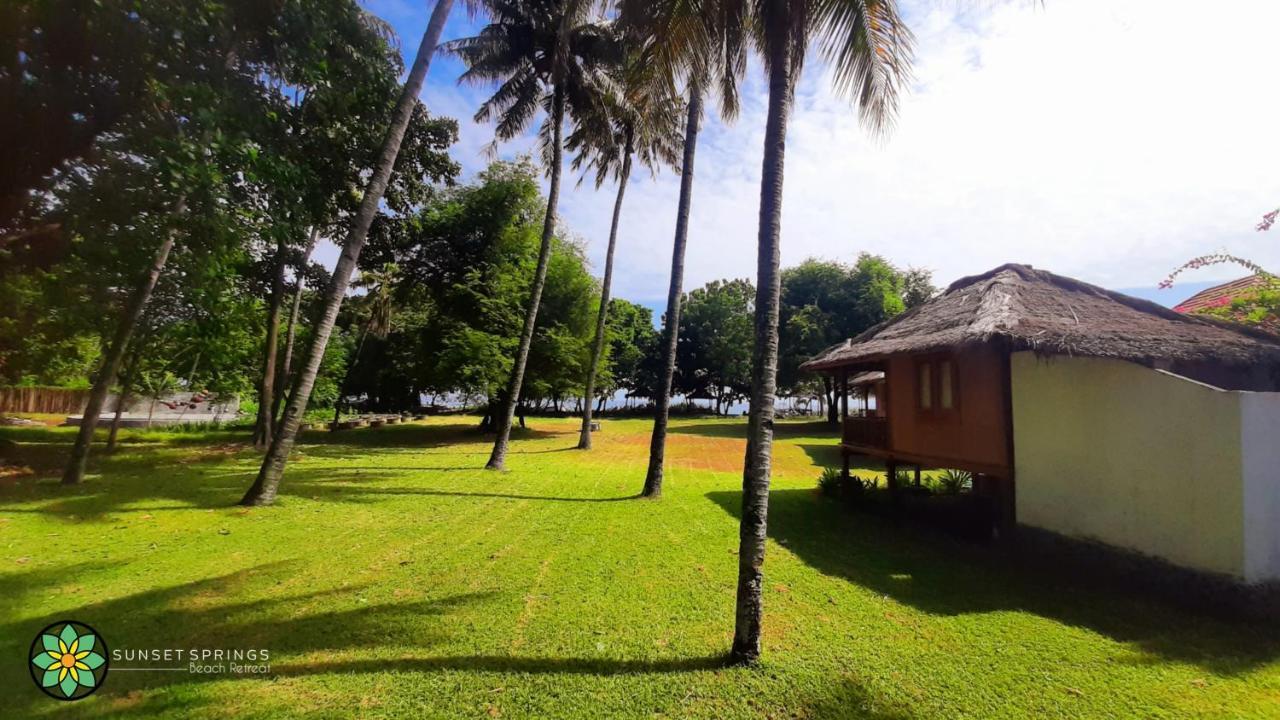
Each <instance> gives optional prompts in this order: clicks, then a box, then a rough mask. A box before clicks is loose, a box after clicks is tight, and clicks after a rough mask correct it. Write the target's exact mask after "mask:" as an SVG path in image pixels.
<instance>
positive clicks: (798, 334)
mask: <svg viewBox="0 0 1280 720" xmlns="http://www.w3.org/2000/svg"><path fill="white" fill-rule="evenodd" d="M935 292H936V289H935V288H934V287H933V284H932V276H931V275H930V273H929V271H928V270H921V269H915V268H912V269H908V270H899V269H898V268H896V267H894V266H893V265H892V264H891V263H889V262H888V261H887V260H885V259H884V258H882V257H880V256H878V255H871V254H869V253H862V254H860V255H859V256H858V259H857V261H856V262H855V263H854V264H853V265H852V266H850V265H846V264H844V263H840V262H835V261H822V260H814V259H809V260H806V261H804V262H802V263H800V264H799V265H797V266H795V267H790V268H787V269H785V270H783V271H782V280H781V298H780V301H779V304H780V308H779V314H780V319H779V323H780V328H779V350H778V387H779V388H780V389H781V390H783V391H785V392H787V393H788V394H790V395H799V394H808V393H810V392H813V388H815V387H820V388H821V390H820V392H821V393H822V394H823V396H824V402H825V405H826V409H827V420H828V421H829V422H832V423H835V422H836V421H837V419H838V418H837V412H836V411H837V404H836V388H835V386H834V384H833V383H832V382H831V378H830V377H829V376H827V375H823V376H821V377H820V378H815V377H814V376H813V375H812V374H810V373H802V372H801V371H800V364H801V363H803V362H805V361H806V360H808V359H809V358H811V357H813V356H814V355H817V354H818V353H819V352H821V351H822V350H825V349H826V348H828V347H830V346H832V345H835V344H837V343H840V342H843V341H844V340H846V339H848V338H852V337H856V336H858V335H860V334H862V333H863V332H864V331H866V330H867V329H869V328H871V327H872V326H873V325H876V324H878V323H881V322H884V321H885V320H888V319H889V318H891V317H893V316H894V315H897V314H898V313H900V312H902V311H903V310H904V309H906V308H908V307H914V306H915V305H918V304H920V303H922V302H924V301H926V300H928V299H929V298H930V297H932V296H933V295H934V293H935ZM814 394H816V392H815V393H814Z"/></svg>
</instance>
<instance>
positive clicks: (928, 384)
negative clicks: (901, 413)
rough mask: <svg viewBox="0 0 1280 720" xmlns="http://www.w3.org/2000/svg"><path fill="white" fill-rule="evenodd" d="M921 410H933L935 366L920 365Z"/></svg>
mask: <svg viewBox="0 0 1280 720" xmlns="http://www.w3.org/2000/svg"><path fill="white" fill-rule="evenodd" d="M918 387H919V390H920V409H921V410H932V409H933V364H932V363H928V362H923V363H920V385H919V386H918Z"/></svg>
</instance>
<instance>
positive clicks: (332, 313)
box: [240, 0, 453, 505]
mask: <svg viewBox="0 0 1280 720" xmlns="http://www.w3.org/2000/svg"><path fill="white" fill-rule="evenodd" d="M452 5H453V2H452V0H437V2H436V6H435V9H434V10H433V11H432V13H431V19H430V21H429V22H428V23H427V29H426V31H425V32H424V33H423V36H422V43H421V44H420V45H419V46H418V54H417V57H415V58H414V61H413V66H412V67H411V69H410V70H409V77H408V78H407V79H406V81H405V85H404V88H403V90H402V91H401V93H400V98H399V100H398V101H397V103H396V109H395V112H394V114H393V115H392V118H391V122H390V125H389V126H388V128H387V134H386V136H385V138H384V140H383V142H382V149H381V151H380V152H379V154H378V160H377V163H376V164H375V165H374V166H373V172H372V174H371V175H370V177H369V181H368V185H367V186H366V188H365V191H364V195H363V197H362V198H361V201H360V209H359V210H358V212H357V213H356V215H355V217H354V218H353V221H352V224H351V230H350V232H349V234H348V235H347V239H346V242H344V243H343V247H342V254H341V255H340V256H339V258H338V263H337V265H336V266H335V267H334V271H333V278H332V280H331V281H330V283H329V287H328V289H327V290H326V292H325V298H324V309H323V313H322V314H321V316H320V318H319V320H318V321H317V322H316V323H315V326H314V330H313V334H312V338H311V343H310V347H309V348H308V349H307V354H306V357H305V359H304V361H303V364H302V367H301V368H300V371H299V373H298V375H297V377H296V378H295V379H294V381H293V389H292V391H291V392H290V393H289V402H288V403H287V404H286V405H285V410H284V416H283V417H282V418H281V420H280V426H279V431H278V432H277V433H276V434H275V437H274V438H272V441H271V446H270V447H269V448H268V450H267V454H266V457H265V458H264V459H263V461H262V468H261V469H260V470H259V471H258V477H257V479H255V480H254V483H253V485H252V486H250V488H249V490H248V492H246V493H245V496H244V498H242V499H241V501H240V502H241V504H243V505H270V504H271V503H273V502H274V501H275V497H276V493H277V492H278V489H279V485H280V479H281V477H282V476H283V474H284V466H285V463H286V462H287V461H288V458H289V452H290V451H291V450H292V448H293V444H294V441H295V440H296V438H297V433H298V426H299V424H300V423H301V420H302V415H303V413H304V412H305V411H306V407H307V403H308V402H309V401H310V399H311V390H312V388H313V387H314V385H315V381H316V376H317V373H318V372H319V370H320V365H321V362H322V361H323V360H324V357H325V349H326V346H327V344H328V341H329V335H330V333H332V332H333V325H334V322H335V321H336V320H337V316H338V309H339V308H340V307H341V305H342V300H343V298H344V297H345V296H346V293H347V287H348V285H349V283H350V282H351V274H352V272H353V271H354V270H355V269H356V264H357V262H358V261H359V258H360V251H361V250H362V249H363V248H364V244H365V240H366V238H367V237H368V234H369V226H370V225H372V223H373V219H374V216H375V215H376V214H377V213H378V205H379V203H380V202H381V201H382V197H383V193H384V192H385V191H386V189H387V185H388V184H389V182H390V180H391V173H392V171H393V170H394V169H395V165H396V159H397V156H398V155H399V153H400V145H401V142H402V141H403V140H404V136H405V132H406V130H407V129H408V127H409V123H410V120H411V119H412V117H413V114H414V111H415V109H416V108H417V106H418V94H419V93H421V91H422V84H423V82H424V81H425V79H426V76H427V69H428V68H429V67H430V65H431V58H432V56H433V55H434V54H435V50H436V47H437V46H438V45H439V44H440V33H441V31H442V30H443V29H444V21H445V19H446V18H447V17H448V15H449V9H450V8H451V7H452Z"/></svg>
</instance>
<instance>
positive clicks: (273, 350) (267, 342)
mask: <svg viewBox="0 0 1280 720" xmlns="http://www.w3.org/2000/svg"><path fill="white" fill-rule="evenodd" d="M284 256H285V242H284V240H283V239H280V240H278V241H276V269H275V276H274V277H272V278H271V301H270V303H269V304H268V308H267V334H266V337H265V338H264V339H263V343H262V377H261V378H259V380H258V420H257V422H255V423H254V426H253V446H254V447H255V448H257V449H259V450H266V449H267V446H268V445H270V444H271V431H272V430H273V429H274V427H275V416H274V415H273V414H272V407H273V404H274V403H275V398H276V393H275V381H276V354H277V352H278V350H279V347H280V306H281V305H283V304H284V265H285V260H284Z"/></svg>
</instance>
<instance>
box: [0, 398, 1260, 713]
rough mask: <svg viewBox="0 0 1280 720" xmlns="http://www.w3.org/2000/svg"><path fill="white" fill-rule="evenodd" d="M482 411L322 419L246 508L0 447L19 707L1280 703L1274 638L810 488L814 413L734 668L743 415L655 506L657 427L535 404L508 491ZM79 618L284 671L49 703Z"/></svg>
mask: <svg viewBox="0 0 1280 720" xmlns="http://www.w3.org/2000/svg"><path fill="white" fill-rule="evenodd" d="M460 422H461V423H470V422H471V420H469V419H464V420H461V421H460V420H458V419H453V420H448V421H445V420H438V421H433V422H431V423H429V424H423V423H419V424H411V425H402V426H391V427H386V428H381V429H377V430H356V431H348V432H345V433H336V434H330V433H324V432H313V433H310V434H308V435H307V436H306V437H305V438H304V440H305V442H304V443H303V444H302V445H300V447H299V451H298V454H297V456H296V457H295V459H294V460H293V462H292V463H291V464H290V466H289V469H288V471H287V473H286V476H285V481H284V484H283V485H282V489H281V496H280V500H279V502H278V504H277V505H276V506H275V507H271V508H257V509H252V510H248V509H243V508H238V507H235V506H234V503H235V502H236V501H237V500H238V499H239V498H240V496H241V494H242V493H243V491H244V489H245V488H246V487H247V486H248V484H249V483H250V482H251V480H252V478H253V475H254V473H255V472H256V470H257V461H256V456H255V454H254V453H253V452H252V450H250V449H247V448H246V447H245V445H244V444H243V441H244V439H245V438H244V436H243V435H237V434H232V433H228V432H219V433H208V434H204V435H201V434H166V433H160V432H130V433H127V434H126V435H125V438H126V440H127V442H126V444H125V445H124V446H123V449H122V450H121V451H120V452H118V453H117V454H115V455H114V456H112V457H109V458H106V457H104V456H103V454H101V453H99V454H98V455H97V456H96V461H95V464H94V466H93V471H92V473H91V476H90V477H89V479H88V481H87V482H86V483H85V484H84V485H83V486H82V487H78V488H70V489H67V488H62V487H60V486H59V485H58V484H57V472H58V469H59V464H60V462H61V459H62V458H63V457H64V455H65V452H66V449H67V445H68V444H69V442H70V440H71V438H72V435H71V431H69V430H66V429H44V428H8V429H0V439H7V440H10V441H15V442H16V443H17V446H16V448H15V447H14V446H12V445H10V447H9V454H10V455H11V456H16V458H17V459H18V461H19V462H21V463H22V464H24V465H26V466H28V467H29V468H30V469H31V472H30V473H27V472H25V471H23V472H14V471H13V470H12V469H10V470H8V471H5V472H4V476H2V477H0V673H2V674H0V716H5V717H28V716H31V717H45V716H59V717H60V716H64V715H72V716H117V715H122V716H167V717H175V718H198V717H232V716H236V717H272V716H289V715H301V714H307V715H313V716H332V717H346V716H351V715H356V716H362V717H384V716H398V717H477V718H487V717H499V716H501V717H539V718H540V717H573V718H602V717H654V716H678V717H686V716H687V717H705V718H723V717H760V716H768V717H798V718H811V717H812V718H817V717H873V718H914V717H919V718H944V717H945V718H954V717H973V718H991V717H1037V718H1051V717H1108V718H1111V717H1192V716H1221V717H1277V716H1280V634H1278V633H1277V628H1276V627H1275V626H1274V625H1262V624H1258V623H1252V624H1250V623H1245V622H1231V621H1226V620H1220V619H1212V618H1208V617H1204V616H1201V615H1196V614H1193V613H1189V612H1187V611H1183V610H1179V609H1176V608H1174V607H1172V606H1169V605H1167V604H1164V603H1161V602H1159V601H1155V600H1150V599H1144V598H1143V597H1141V596H1138V595H1135V594H1133V593H1131V592H1127V591H1120V590H1114V589H1106V588H1105V587H1098V586H1097V584H1080V583H1073V582H1072V581H1070V580H1069V579H1067V578H1065V577H1061V576H1059V575H1056V574H1055V573H1054V572H1053V571H1052V568H1043V569H1039V570H1036V569H1028V568H1027V567H1026V566H1025V564H1018V563H1013V562H1010V561H1009V560H1008V559H1007V556H1006V554H1004V553H1001V552H999V551H998V550H997V549H994V548H993V547H991V546H989V545H980V544H973V543H968V542H965V541H962V540H958V539H950V538H948V537H945V536H943V535H941V534H937V533H932V532H928V531H925V530H921V529H912V528H910V527H907V528H903V527H897V526H894V525H892V524H890V523H887V522H884V521H882V520H879V519H877V518H875V517H872V516H868V515H864V514H859V513H854V512H850V511H848V510H846V509H844V508H842V507H840V506H839V505H837V504H836V503H835V502H833V501H831V500H828V499H826V498H823V497H821V496H819V495H817V494H816V493H815V491H814V486H815V480H816V478H817V475H818V473H819V469H820V467H821V466H822V465H827V464H835V463H836V462H837V455H836V453H835V450H834V438H833V436H832V435H831V434H829V433H828V432H826V431H825V430H823V429H821V428H820V427H819V426H815V425H802V424H783V425H781V427H780V430H779V435H780V440H779V444H778V446H777V449H776V453H775V456H776V457H775V471H774V492H773V495H772V506H771V510H770V523H769V530H770V544H769V549H768V560H767V562H766V581H767V582H766V589H765V592H766V597H765V602H766V632H765V639H764V650H765V655H764V662H763V664H762V665H761V666H760V667H758V668H752V669H743V668H733V669H728V668H725V667H723V663H722V659H723V657H724V655H725V653H726V652H727V650H728V648H729V644H730V636H731V633H732V630H733V601H734V586H735V580H736V572H737V556H736V554H735V553H736V551H737V544H738V540H737V531H738V518H737V512H738V507H739V486H740V477H741V463H742V455H743V441H742V439H741V438H742V436H743V434H744V430H745V425H744V424H743V421H742V420H741V419H736V420H715V419H702V420H693V419H690V420H677V421H675V423H674V428H673V434H672V435H671V441H670V449H669V452H668V456H669V458H670V463H669V471H668V477H667V484H666V494H665V496H664V497H663V498H662V499H661V500H660V501H656V502H655V501H648V500H641V499H636V498H635V497H634V496H635V494H636V492H637V491H638V490H639V489H640V487H641V485H642V482H643V476H644V468H645V463H646V457H647V450H648V439H649V438H648V429H649V423H648V422H647V421H641V420H606V421H605V423H604V431H603V432H602V433H601V434H599V435H598V436H597V447H596V449H595V450H594V451H591V452H589V453H584V452H580V451H576V450H573V449H572V448H573V446H574V444H575V440H576V436H575V432H574V431H575V422H574V421H573V420H546V419H536V418H531V419H530V424H531V429H530V430H528V431H525V432H524V433H522V434H518V435H517V437H516V439H515V442H514V444H513V453H512V455H511V457H510V458H509V461H508V466H509V468H510V471H509V472H507V473H501V474H497V473H489V472H485V471H482V470H480V469H479V468H480V467H481V466H482V465H483V464H484V461H485V459H486V457H487V453H488V450H489V446H488V443H487V442H486V438H485V437H484V436H480V435H477V434H475V433H474V432H473V431H472V430H471V429H470V426H469V425H465V424H458V423H460ZM450 423H453V424H450ZM64 618H70V619H76V620H81V621H84V622H87V623H89V624H90V625H92V626H94V627H96V628H97V629H98V630H99V631H100V632H101V633H102V635H103V637H104V638H105V639H106V641H107V642H108V643H109V644H110V646H111V647H113V648H135V649H136V648H166V647H174V648H193V647H195V648H229V649H234V648H241V649H248V648H265V649H267V650H268V651H269V653H270V664H271V670H272V674H271V675H270V676H268V677H265V678H254V677H228V676H216V675H214V676H201V675H192V674H188V673H187V672H124V671H119V670H117V669H114V668H113V669H112V670H111V671H110V673H109V675H108V677H107V679H106V682H105V684H104V685H103V687H102V689H101V690H100V691H99V692H97V693H96V694H95V695H92V696H90V697H89V698H87V699H85V700H82V701H78V702H74V703H65V702H56V701H54V700H51V699H49V698H46V697H44V696H43V695H41V694H39V692H38V691H37V690H36V688H35V687H34V686H33V684H32V683H31V681H30V678H29V677H28V673H27V668H26V664H25V663H26V653H27V648H28V645H29V643H30V642H31V640H32V638H33V636H34V634H35V633H36V632H37V631H38V630H39V629H40V628H41V627H43V626H44V625H45V624H46V623H49V622H52V621H55V620H60V619H64ZM127 664H130V663H124V662H120V663H117V667H121V666H124V665H127ZM132 664H137V663H132ZM153 664H154V663H153Z"/></svg>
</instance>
